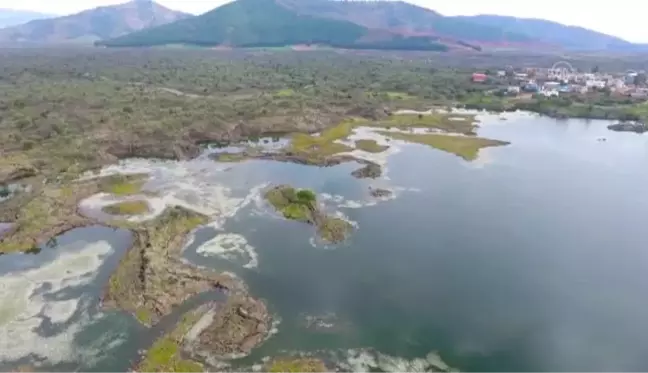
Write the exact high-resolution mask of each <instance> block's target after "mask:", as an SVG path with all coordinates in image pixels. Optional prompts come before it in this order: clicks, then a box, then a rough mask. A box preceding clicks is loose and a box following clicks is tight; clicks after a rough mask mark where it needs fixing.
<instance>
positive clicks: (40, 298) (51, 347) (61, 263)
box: [0, 241, 113, 364]
mask: <svg viewBox="0 0 648 373" xmlns="http://www.w3.org/2000/svg"><path fill="white" fill-rule="evenodd" d="M59 250H61V248H59ZM112 252H113V249H112V247H111V245H110V244H109V243H108V242H105V241H100V242H95V243H91V244H88V245H87V246H86V247H85V248H83V249H82V250H81V251H80V252H67V253H66V252H62V253H61V254H60V255H59V256H58V257H57V258H56V259H54V260H53V261H52V262H50V263H47V264H45V265H43V266H42V267H40V268H35V269H29V270H24V271H16V272H11V273H9V274H7V275H5V276H3V277H2V281H0V334H1V338H0V360H3V361H14V360H19V359H21V358H25V357H28V356H30V355H32V354H34V355H37V356H38V357H39V358H42V359H45V360H46V362H47V363H52V364H55V363H59V362H64V361H78V359H79V358H80V357H81V355H82V354H83V352H82V351H80V350H79V349H78V348H77V346H75V344H74V338H75V336H76V335H77V333H79V331H80V330H81V329H82V328H83V327H85V326H87V325H88V324H89V323H91V322H93V321H95V320H91V318H90V316H89V315H88V312H87V309H84V307H87V306H86V305H84V302H81V298H71V299H70V298H68V299H64V300H56V299H57V297H56V296H55V295H56V294H57V293H59V292H61V291H64V290H66V289H67V288H69V287H78V286H83V285H87V284H89V283H90V282H92V281H93V280H94V279H95V276H96V275H97V273H98V270H99V268H100V266H101V265H102V264H103V258H104V257H105V256H106V255H108V254H111V253H112ZM44 285H47V286H46V287H44ZM77 312H79V313H77ZM75 313H77V315H78V319H77V320H72V317H73V316H74V315H75ZM48 320H49V321H51V322H52V323H56V324H58V325H61V324H63V323H70V324H69V325H68V326H66V327H65V329H64V330H63V331H61V332H59V333H57V334H55V335H51V336H43V335H41V334H39V332H38V328H39V327H40V326H42V325H44V323H45V322H46V321H48Z"/></svg>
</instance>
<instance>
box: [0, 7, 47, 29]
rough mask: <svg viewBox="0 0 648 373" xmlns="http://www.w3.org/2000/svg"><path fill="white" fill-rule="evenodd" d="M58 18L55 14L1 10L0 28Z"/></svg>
mask: <svg viewBox="0 0 648 373" xmlns="http://www.w3.org/2000/svg"><path fill="white" fill-rule="evenodd" d="M52 17H56V15H54V14H46V13H39V12H32V11H29V10H19V9H5V8H0V28H4V27H9V26H16V25H20V24H23V23H27V22H29V21H33V20H35V19H44V18H52Z"/></svg>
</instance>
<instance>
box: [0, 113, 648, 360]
mask: <svg viewBox="0 0 648 373" xmlns="http://www.w3.org/2000/svg"><path fill="white" fill-rule="evenodd" d="M607 124H608V123H607V122H604V121H583V120H564V121H556V120H553V119H549V118H542V117H538V116H535V115H514V116H511V117H510V118H509V119H508V120H500V119H499V118H498V117H497V116H486V117H484V118H483V124H482V128H481V129H480V130H479V134H480V136H484V137H489V138H494V139H499V140H506V141H510V142H511V145H508V146H505V147H498V148H489V149H485V150H482V152H481V154H480V157H479V159H478V160H477V161H475V162H465V161H463V160H462V159H461V158H459V157H456V156H454V155H452V154H448V153H444V152H441V151H438V150H434V149H431V148H428V147H425V146H420V145H405V144H400V145H399V146H400V152H394V154H393V155H392V156H390V157H389V163H388V173H387V176H388V179H385V180H378V181H370V180H369V181H367V180H356V179H354V178H352V177H351V176H350V172H351V171H353V170H354V169H356V168H358V167H359V165H357V164H344V165H340V166H337V167H331V168H316V167H308V166H301V165H294V164H285V163H276V162H269V161H251V162H245V163H242V164H237V165H227V167H228V168H227V170H226V171H225V170H223V167H222V165H217V164H213V163H209V162H210V161H207V160H205V159H200V160H195V161H191V162H189V163H187V164H185V165H184V166H183V168H185V169H189V170H191V169H193V168H194V167H195V169H196V174H197V176H196V177H200V178H201V179H200V182H192V184H195V185H204V186H210V185H212V184H209V183H215V182H218V183H222V184H223V185H226V186H228V188H230V192H231V196H232V197H234V196H238V197H240V198H243V197H244V196H245V194H246V193H248V192H249V191H250V189H251V188H252V187H253V186H257V185H259V184H261V183H266V182H270V183H289V184H293V185H295V186H298V187H309V188H313V189H315V190H316V191H317V192H318V193H320V194H324V197H325V198H323V202H324V203H325V205H326V208H327V210H329V211H330V212H331V213H338V214H343V215H344V216H346V217H347V218H348V219H349V220H351V221H353V222H354V223H356V225H357V228H356V230H355V231H354V232H353V234H352V236H351V237H350V239H349V240H348V241H347V242H345V243H343V244H340V245H336V246H331V245H329V246H325V245H323V244H322V243H320V242H318V240H316V239H314V230H313V229H311V228H310V227H307V226H305V225H302V224H300V223H296V222H290V221H285V220H283V219H280V218H278V217H277V216H276V215H275V214H273V213H272V212H271V211H269V210H268V208H267V206H265V205H264V204H263V203H261V202H260V201H259V200H258V198H257V199H256V200H254V199H252V200H248V202H249V203H245V204H243V203H242V204H239V205H238V207H239V208H238V210H236V214H233V217H232V218H230V219H227V220H225V221H224V222H222V223H219V224H217V225H211V226H209V227H205V228H200V229H199V230H198V231H197V232H196V234H195V235H194V240H193V242H192V243H191V244H190V245H189V246H188V247H187V249H186V251H185V256H186V258H187V259H189V260H191V261H193V262H196V263H198V264H200V265H203V266H207V267H213V268H216V269H219V270H229V271H233V272H235V273H237V274H238V275H239V276H241V277H242V278H243V279H244V280H245V281H246V283H247V284H248V285H249V287H250V291H251V293H252V294H253V295H254V296H257V297H260V298H263V299H265V300H266V301H267V302H268V306H269V308H270V309H271V310H272V312H273V313H274V314H275V315H276V316H277V317H278V318H280V320H281V323H280V324H279V327H278V330H279V331H278V333H277V334H276V335H274V336H272V337H271V338H270V339H269V340H268V341H266V342H265V343H264V344H263V345H262V346H260V347H259V348H258V349H256V350H255V351H254V352H253V354H252V355H251V356H249V357H247V358H245V359H243V360H242V361H240V362H238V363H237V364H239V365H248V364H254V363H255V362H258V361H260V360H261V358H262V357H264V356H272V355H277V354H284V353H286V352H295V351H298V352H311V353H315V354H324V353H326V351H347V350H349V349H358V348H372V349H374V350H375V351H377V352H379V353H382V354H384V355H389V356H395V357H401V358H403V359H413V358H418V357H424V356H425V355H426V354H427V353H429V352H432V351H437V352H438V353H439V355H440V356H441V357H442V358H443V360H444V361H445V362H446V363H448V364H449V365H450V366H452V367H455V368H457V369H459V370H466V371H549V370H554V371H586V370H593V371H633V370H634V371H637V370H647V369H648V312H646V311H645V310H646V309H648V238H647V237H646V234H645V232H646V229H645V228H644V225H645V222H646V221H648V196H646V193H644V189H645V187H646V185H648V167H646V164H647V162H648V137H646V136H643V135H637V134H634V133H616V132H611V131H609V130H607V129H606V125H607ZM603 138H604V139H605V141H603ZM212 164H213V165H214V166H210V165H212ZM151 167H153V166H151ZM154 167H158V168H156V171H155V174H156V175H157V177H158V178H159V179H160V180H167V179H165V177H164V176H163V175H162V174H163V172H162V171H161V170H162V168H163V167H165V166H164V163H156V165H155V166H154ZM210 167H213V168H214V170H216V169H217V168H218V167H220V168H219V170H220V171H218V172H216V171H213V172H212V171H210V170H211V168H210ZM230 167H231V168H230ZM198 170H202V171H201V172H198ZM184 182H186V183H187V179H186V177H184ZM373 185H378V186H389V187H391V188H394V189H395V190H396V198H394V199H391V200H387V201H379V202H378V201H375V200H372V199H371V197H369V195H368V188H369V186H373ZM164 188H167V189H168V188H169V182H168V180H167V181H165V184H164ZM92 229H100V230H101V229H107V228H92ZM97 232H99V231H97ZM102 232H104V231H102ZM105 233H106V234H108V231H105ZM102 234H103V233H102ZM115 234H117V235H118V237H122V238H121V240H122V241H119V242H122V243H121V244H119V243H118V242H115V243H113V244H111V246H110V247H113V249H110V250H108V249H106V250H107V251H105V252H104V251H99V252H96V254H97V255H100V254H101V255H103V256H106V257H107V258H108V259H109V260H114V258H116V257H118V254H119V252H120V251H119V250H117V249H114V247H120V246H123V242H126V241H127V240H128V239H129V235H128V232H123V231H117V233H111V234H108V236H107V237H111V238H110V239H112V240H114V239H115V237H116V236H115ZM97 239H101V240H104V241H105V240H108V239H109V238H102V237H101V236H99V237H97ZM124 240H126V241H124ZM58 241H59V246H60V247H69V246H70V245H72V246H74V245H75V244H73V243H68V244H65V242H64V243H63V244H61V241H62V240H61V239H59V240H58ZM95 241H96V240H95ZM66 245H67V246H66ZM77 246H78V245H77ZM95 246H96V245H95ZM60 247H59V248H58V249H53V250H61V248H60ZM75 247H76V246H75ZM65 250H77V249H76V248H69V249H65ZM120 250H121V249H120ZM63 252H64V253H65V252H67V251H63ZM111 253H112V254H111ZM43 255H54V254H52V251H51V250H50V251H48V250H43V253H41V254H39V255H37V256H31V257H28V256H24V257H20V258H24V259H20V260H18V259H16V258H18V257H17V256H7V255H5V256H2V257H0V274H4V275H5V277H0V281H1V282H0V283H3V285H4V282H5V281H4V279H5V278H14V277H15V278H18V276H14V277H6V276H10V275H11V271H12V270H14V271H26V270H27V269H26V268H28V267H29V268H31V267H30V266H35V265H36V264H24V265H25V266H27V267H25V268H23V267H20V268H18V267H19V266H21V265H23V264H21V263H22V261H23V260H25V261H34V260H41V259H33V258H40V257H42V258H43V259H42V260H43V261H42V262H41V265H44V263H48V262H50V263H51V261H52V260H53V259H52V258H48V257H45V256H43ZM57 255H63V254H60V253H59V254H57ZM17 263H18V264H17ZM34 263H35V262H34ZM106 266H107V267H108V268H109V267H110V264H106ZM101 268H106V267H101ZM99 273H100V275H97V277H96V278H94V277H93V280H92V281H91V282H90V283H93V284H94V283H99V282H101V281H102V280H105V278H104V275H101V273H103V272H99ZM16 281H17V280H16ZM88 286H89V285H88ZM54 288H56V285H55V286H54ZM60 288H63V286H62V285H61V286H60ZM35 291H36V292H38V291H37V290H35ZM87 291H88V293H89V294H95V295H96V294H98V288H88V290H87ZM50 292H51V289H50ZM43 299H44V300H43V302H41V303H46V301H47V300H48V299H50V298H47V297H43ZM16 307H18V306H16ZM92 307H93V304H91V303H90V304H88V305H87V306H86V307H85V308H84V309H89V310H92V309H93V308H92ZM88 312H89V314H90V315H92V314H93V313H92V312H91V311H88ZM95 312H96V311H95ZM59 313H63V312H59ZM0 315H2V313H0ZM313 318H315V319H316V320H320V321H321V325H323V326H322V327H313V324H311V323H309V321H308V320H313ZM96 319H97V318H96V317H95V318H92V317H91V318H90V320H96ZM98 320H100V321H93V322H90V323H85V324H79V325H81V326H82V327H80V328H78V330H73V331H69V332H68V334H69V333H72V335H73V336H76V339H79V338H81V339H82V340H83V338H86V339H87V340H88V343H90V341H89V340H93V339H97V340H98V339H102V340H103V339H106V336H108V335H118V336H119V337H118V338H117V337H110V338H108V339H111V338H112V340H113V342H114V341H117V340H119V341H120V342H121V343H114V346H112V345H110V344H105V343H104V345H103V346H104V347H103V350H102V351H103V354H101V356H99V357H97V356H96V355H95V356H92V358H91V357H89V355H91V352H92V351H93V350H92V349H86V350H82V351H85V352H84V353H76V354H72V353H69V351H64V352H67V354H65V355H64V354H62V353H61V354H47V355H48V356H49V357H50V358H52V357H60V358H61V359H59V360H61V361H60V362H59V365H53V367H55V368H56V367H61V368H62V369H64V368H63V367H65V368H67V367H75V366H76V367H78V366H79V364H77V363H72V364H71V365H65V364H64V361H65V359H63V358H64V357H66V358H67V359H68V360H69V359H72V360H75V359H76V361H77V362H78V361H82V364H81V365H80V366H82V367H84V368H85V369H95V370H124V369H127V368H128V364H127V363H125V361H129V360H130V359H133V358H134V357H135V356H136V351H134V350H136V349H137V347H136V346H141V341H140V340H141V338H142V337H141V336H140V335H141V334H146V333H145V332H144V331H142V328H139V327H138V326H137V325H136V324H135V323H134V322H133V321H132V320H131V319H129V318H128V317H126V316H124V315H121V314H104V315H103V316H102V317H100V318H98ZM1 321H2V317H0V328H2V323H1ZM106 325H110V326H109V329H110V332H107V331H106V330H107V328H106ZM5 329H6V328H5ZM22 330H23V331H25V330H27V329H26V328H23V329H22ZM30 335H31V334H30ZM32 337H33V338H32V339H31V341H32V342H33V343H35V342H36V341H37V338H36V336H32ZM65 341H67V339H66V340H65ZM65 341H64V340H63V339H61V343H63V342H65ZM32 342H30V343H32ZM94 343H95V345H97V344H98V342H96V341H95V342H94ZM34 348H35V349H36V348H40V347H37V346H35V347H34ZM23 350H25V351H26V350H28V347H25V348H23ZM11 351H13V354H12V357H17V356H19V355H20V354H19V352H20V351H14V350H11ZM0 354H2V353H1V352H0ZM104 355H105V356H104ZM2 357H3V355H0V358H2ZM12 361H13V363H14V364H15V363H16V359H12ZM75 364H76V365H75ZM1 367H2V364H0V368H1ZM70 369H71V368H70Z"/></svg>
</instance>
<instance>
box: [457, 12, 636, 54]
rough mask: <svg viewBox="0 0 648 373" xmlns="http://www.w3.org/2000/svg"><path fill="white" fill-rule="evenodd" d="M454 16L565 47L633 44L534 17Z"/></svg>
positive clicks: (584, 47)
mask: <svg viewBox="0 0 648 373" xmlns="http://www.w3.org/2000/svg"><path fill="white" fill-rule="evenodd" d="M451 18H453V19H456V20H460V21H464V22H471V23H476V24H481V25H485V26H490V27H496V28H499V29H501V30H504V31H506V32H511V33H516V34H522V35H525V36H527V37H529V38H532V39H535V40H537V41H540V42H543V43H546V44H552V45H555V46H559V47H562V48H566V49H581V50H615V49H626V48H630V49H631V48H632V47H633V45H634V44H632V43H630V42H628V41H626V40H623V39H621V38H618V37H615V36H611V35H606V34H603V33H600V32H597V31H593V30H589V29H586V28H583V27H577V26H567V25H563V24H561V23H557V22H552V21H547V20H543V19H533V18H516V17H508V16H498V15H478V16H460V17H451Z"/></svg>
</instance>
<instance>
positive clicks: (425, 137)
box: [381, 131, 509, 161]
mask: <svg viewBox="0 0 648 373" xmlns="http://www.w3.org/2000/svg"><path fill="white" fill-rule="evenodd" d="M381 134H383V135H385V136H389V137H391V138H393V139H396V140H402V141H408V142H413V143H417V144H423V145H428V146H431V147H433V148H435V149H439V150H443V151H445V152H448V153H452V154H454V155H457V156H459V157H461V158H463V159H464V160H466V161H473V160H475V159H477V156H478V155H479V150H480V149H482V148H486V147H491V146H502V145H508V144H509V143H508V142H506V141H500V140H491V139H484V138H481V137H473V136H457V135H440V134H430V133H426V134H414V133H400V132H387V131H382V132H381Z"/></svg>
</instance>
